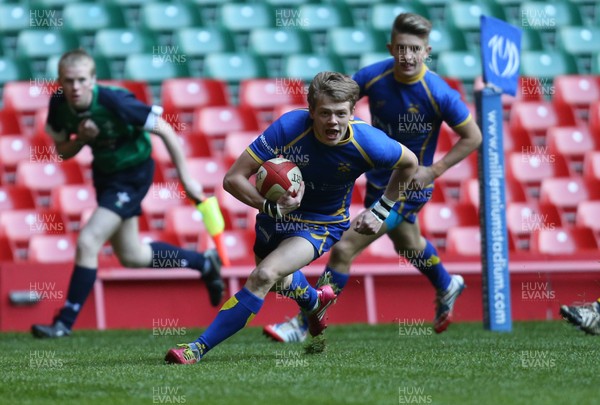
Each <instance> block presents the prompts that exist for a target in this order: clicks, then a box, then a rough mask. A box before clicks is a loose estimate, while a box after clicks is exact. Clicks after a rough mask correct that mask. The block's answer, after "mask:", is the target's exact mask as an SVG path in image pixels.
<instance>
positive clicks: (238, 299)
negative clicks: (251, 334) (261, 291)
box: [195, 287, 264, 355]
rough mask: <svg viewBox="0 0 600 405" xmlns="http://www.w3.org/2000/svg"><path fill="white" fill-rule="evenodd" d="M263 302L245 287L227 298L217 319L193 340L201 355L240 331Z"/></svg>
mask: <svg viewBox="0 0 600 405" xmlns="http://www.w3.org/2000/svg"><path fill="white" fill-rule="evenodd" d="M263 302H264V300H263V299H261V298H258V297H257V296H256V295H254V294H252V293H251V292H250V291H249V290H248V289H247V288H246V287H244V288H242V289H241V290H240V291H238V293H237V294H235V295H234V296H233V297H231V298H229V299H228V300H227V302H225V304H223V306H222V307H221V310H220V311H219V313H218V314H217V317H216V318H215V320H214V321H212V323H211V324H210V325H209V327H208V329H206V330H205V331H204V333H203V334H202V336H200V337H199V338H198V339H196V340H195V343H198V345H199V346H200V350H201V354H202V355H204V353H206V352H207V351H209V350H210V349H212V348H213V347H215V346H216V345H218V344H219V343H221V342H222V341H224V340H225V339H227V338H228V337H230V336H233V335H234V334H235V333H237V332H238V331H240V330H241V329H242V328H243V327H244V326H246V325H247V324H248V323H250V321H251V320H252V319H253V318H254V316H255V315H256V314H257V313H258V311H260V308H261V307H262V304H263Z"/></svg>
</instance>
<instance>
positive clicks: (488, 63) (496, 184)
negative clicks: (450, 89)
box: [475, 16, 521, 332]
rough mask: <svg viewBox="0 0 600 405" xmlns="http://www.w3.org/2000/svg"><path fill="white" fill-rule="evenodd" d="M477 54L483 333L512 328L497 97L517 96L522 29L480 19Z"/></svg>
mask: <svg viewBox="0 0 600 405" xmlns="http://www.w3.org/2000/svg"><path fill="white" fill-rule="evenodd" d="M480 42H481V54H482V67H483V81H484V83H485V87H484V88H483V89H482V90H481V91H478V92H476V94H475V101H476V106H477V120H478V124H479V126H480V128H481V131H482V133H483V140H482V143H481V146H480V150H479V191H480V192H479V201H480V202H479V221H480V224H481V251H482V263H481V265H482V272H481V274H482V282H483V286H482V287H483V288H482V291H483V318H484V327H485V329H488V330H491V331H496V332H510V331H511V330H512V315H511V302H510V274H509V269H508V264H509V261H508V236H507V228H506V201H505V186H504V185H505V183H504V146H503V139H502V119H503V111H502V102H501V96H502V93H503V92H505V93H508V94H512V95H513V96H514V95H515V94H516V90H517V83H518V77H519V66H520V46H521V30H520V29H518V28H517V27H514V26H512V25H510V24H508V23H506V22H504V21H501V20H498V19H496V18H493V17H488V16H481V38H480Z"/></svg>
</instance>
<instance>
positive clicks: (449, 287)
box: [264, 13, 481, 342]
mask: <svg viewBox="0 0 600 405" xmlns="http://www.w3.org/2000/svg"><path fill="white" fill-rule="evenodd" d="M430 31H431V23H430V22H429V21H428V20H427V19H425V18H423V17H422V16H420V15H417V14H412V13H403V14H400V15H398V16H397V17H396V19H395V21H394V24H393V27H392V33H391V42H390V43H389V44H388V50H389V52H390V54H391V55H392V56H393V58H390V59H387V60H384V61H381V62H378V63H375V64H373V65H370V66H367V67H365V68H363V69H361V70H359V71H358V72H356V73H355V74H354V76H353V78H354V80H356V82H357V83H358V84H359V86H360V95H361V97H362V96H367V97H369V109H370V112H371V117H372V124H373V126H375V127H377V128H379V129H381V130H382V131H384V132H385V133H386V134H388V136H389V137H391V138H393V139H395V140H397V141H398V142H401V143H402V144H403V145H405V146H406V147H407V148H409V149H410V150H411V151H412V152H413V153H415V155H417V157H418V158H419V169H418V171H417V173H416V174H415V178H414V181H413V183H412V184H411V185H410V187H409V189H408V190H406V192H405V198H404V200H403V201H400V202H398V203H397V204H396V205H395V206H394V209H393V210H392V213H391V214H390V216H389V217H388V218H387V220H386V221H385V224H384V226H383V227H382V228H381V230H380V231H379V232H378V233H377V234H375V235H371V236H365V235H361V234H359V233H357V232H354V231H353V230H352V229H351V230H349V231H348V232H346V233H345V234H344V236H343V237H342V239H341V241H340V242H339V243H337V244H336V245H335V246H334V247H333V249H332V250H331V256H330V259H329V262H328V264H327V267H326V268H325V270H324V272H323V275H322V276H321V278H320V280H319V282H318V285H323V284H330V285H331V286H332V287H333V289H334V291H335V292H336V293H337V294H339V293H340V292H341V290H342V289H343V288H344V286H345V285H346V283H347V281H348V278H349V274H350V266H351V264H352V261H353V260H354V258H356V256H358V255H359V254H360V252H362V251H363V250H364V249H365V248H366V247H367V246H368V245H369V244H370V243H372V242H373V241H375V240H376V239H378V238H379V237H381V236H383V235H384V234H386V233H387V235H388V237H389V238H391V239H392V241H393V242H394V247H395V249H396V251H397V252H398V253H399V254H400V255H402V256H404V257H405V258H406V259H407V260H408V261H409V262H411V263H412V264H413V265H414V266H415V267H416V268H417V269H418V270H419V271H420V272H421V273H422V274H423V275H425V276H426V277H427V278H428V279H429V281H430V282H431V284H432V285H433V287H434V288H435V290H436V310H435V319H434V330H435V331H436V332H437V333H441V332H443V331H445V330H446V328H447V327H448V325H449V322H450V316H451V314H452V309H453V306H454V303H455V301H456V299H457V298H458V296H459V295H460V293H461V292H462V290H463V289H464V287H465V284H464V280H463V278H462V277H461V276H460V275H454V276H450V275H449V274H448V272H447V271H446V269H445V268H444V266H443V265H442V263H441V261H440V258H439V255H438V252H437V250H436V249H435V247H434V246H433V245H432V244H431V242H429V241H428V240H427V239H425V238H424V237H423V236H422V235H421V229H420V227H419V222H418V219H417V215H418V212H419V210H420V209H421V208H422V207H423V205H424V204H425V203H427V201H429V199H431V196H432V193H433V181H434V180H435V179H436V178H437V177H439V176H441V175H442V174H443V173H444V172H445V171H446V170H448V169H449V168H450V167H452V166H453V165H455V164H457V163H458V162H460V161H461V160H463V159H465V158H466V157H467V156H468V155H469V154H470V153H471V152H473V151H474V150H475V149H476V148H477V147H478V146H479V144H480V143H481V131H480V130H479V127H478V126H477V124H476V122H475V120H474V119H473V117H472V116H471V114H470V112H469V109H468V108H467V106H466V105H465V103H464V102H463V101H462V100H461V99H460V94H459V93H458V92H457V91H455V90H453V89H452V88H450V87H449V86H448V84H446V82H445V81H444V80H443V79H442V78H441V77H439V76H438V75H437V74H435V73H433V72H432V71H430V70H429V69H428V68H427V66H426V65H425V63H424V61H425V60H426V59H427V57H428V56H429V53H430V51H431V46H430V45H429V33H430ZM442 122H446V123H447V124H448V125H449V126H450V127H451V128H453V129H454V131H455V132H456V134H457V135H458V136H459V137H460V139H459V140H458V141H457V142H456V144H455V145H454V146H453V147H452V149H450V150H449V151H448V153H446V154H445V156H443V157H442V158H441V159H440V160H438V161H437V162H434V161H433V155H434V153H435V149H436V146H437V141H438V135H439V132H440V127H441V125H442ZM389 176H390V171H389V170H386V169H376V170H372V171H370V172H368V173H367V196H366V199H365V206H367V207H368V206H371V205H372V204H373V202H374V201H376V200H377V199H378V198H379V197H380V196H381V193H382V192H383V189H384V187H385V185H386V184H387V182H388V180H389ZM307 329H308V323H307V319H306V317H305V316H304V315H303V313H300V314H299V315H298V316H297V317H294V318H292V319H291V320H289V321H286V322H282V323H279V324H272V325H267V326H265V328H264V332H265V334H267V335H268V336H269V337H271V338H272V339H274V340H276V341H280V342H298V341H303V340H304V339H305V338H306V334H307Z"/></svg>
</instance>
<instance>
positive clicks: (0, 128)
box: [0, 109, 21, 135]
mask: <svg viewBox="0 0 600 405" xmlns="http://www.w3.org/2000/svg"><path fill="white" fill-rule="evenodd" d="M20 131H21V127H20V125H19V120H18V119H17V116H16V115H15V113H14V112H13V111H8V110H6V109H4V110H0V135H9V134H11V135H15V134H20V133H21V132H20Z"/></svg>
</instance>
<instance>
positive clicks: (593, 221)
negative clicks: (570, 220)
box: [575, 200, 600, 245]
mask: <svg viewBox="0 0 600 405" xmlns="http://www.w3.org/2000/svg"><path fill="white" fill-rule="evenodd" d="M598 218H600V201H598V200H596V201H582V202H580V203H579V205H578V206H577V213H576V216H575V225H576V226H577V227H580V228H589V229H591V230H592V231H593V232H594V235H595V236H596V242H597V243H598V244H599V245H600V221H598Z"/></svg>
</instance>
